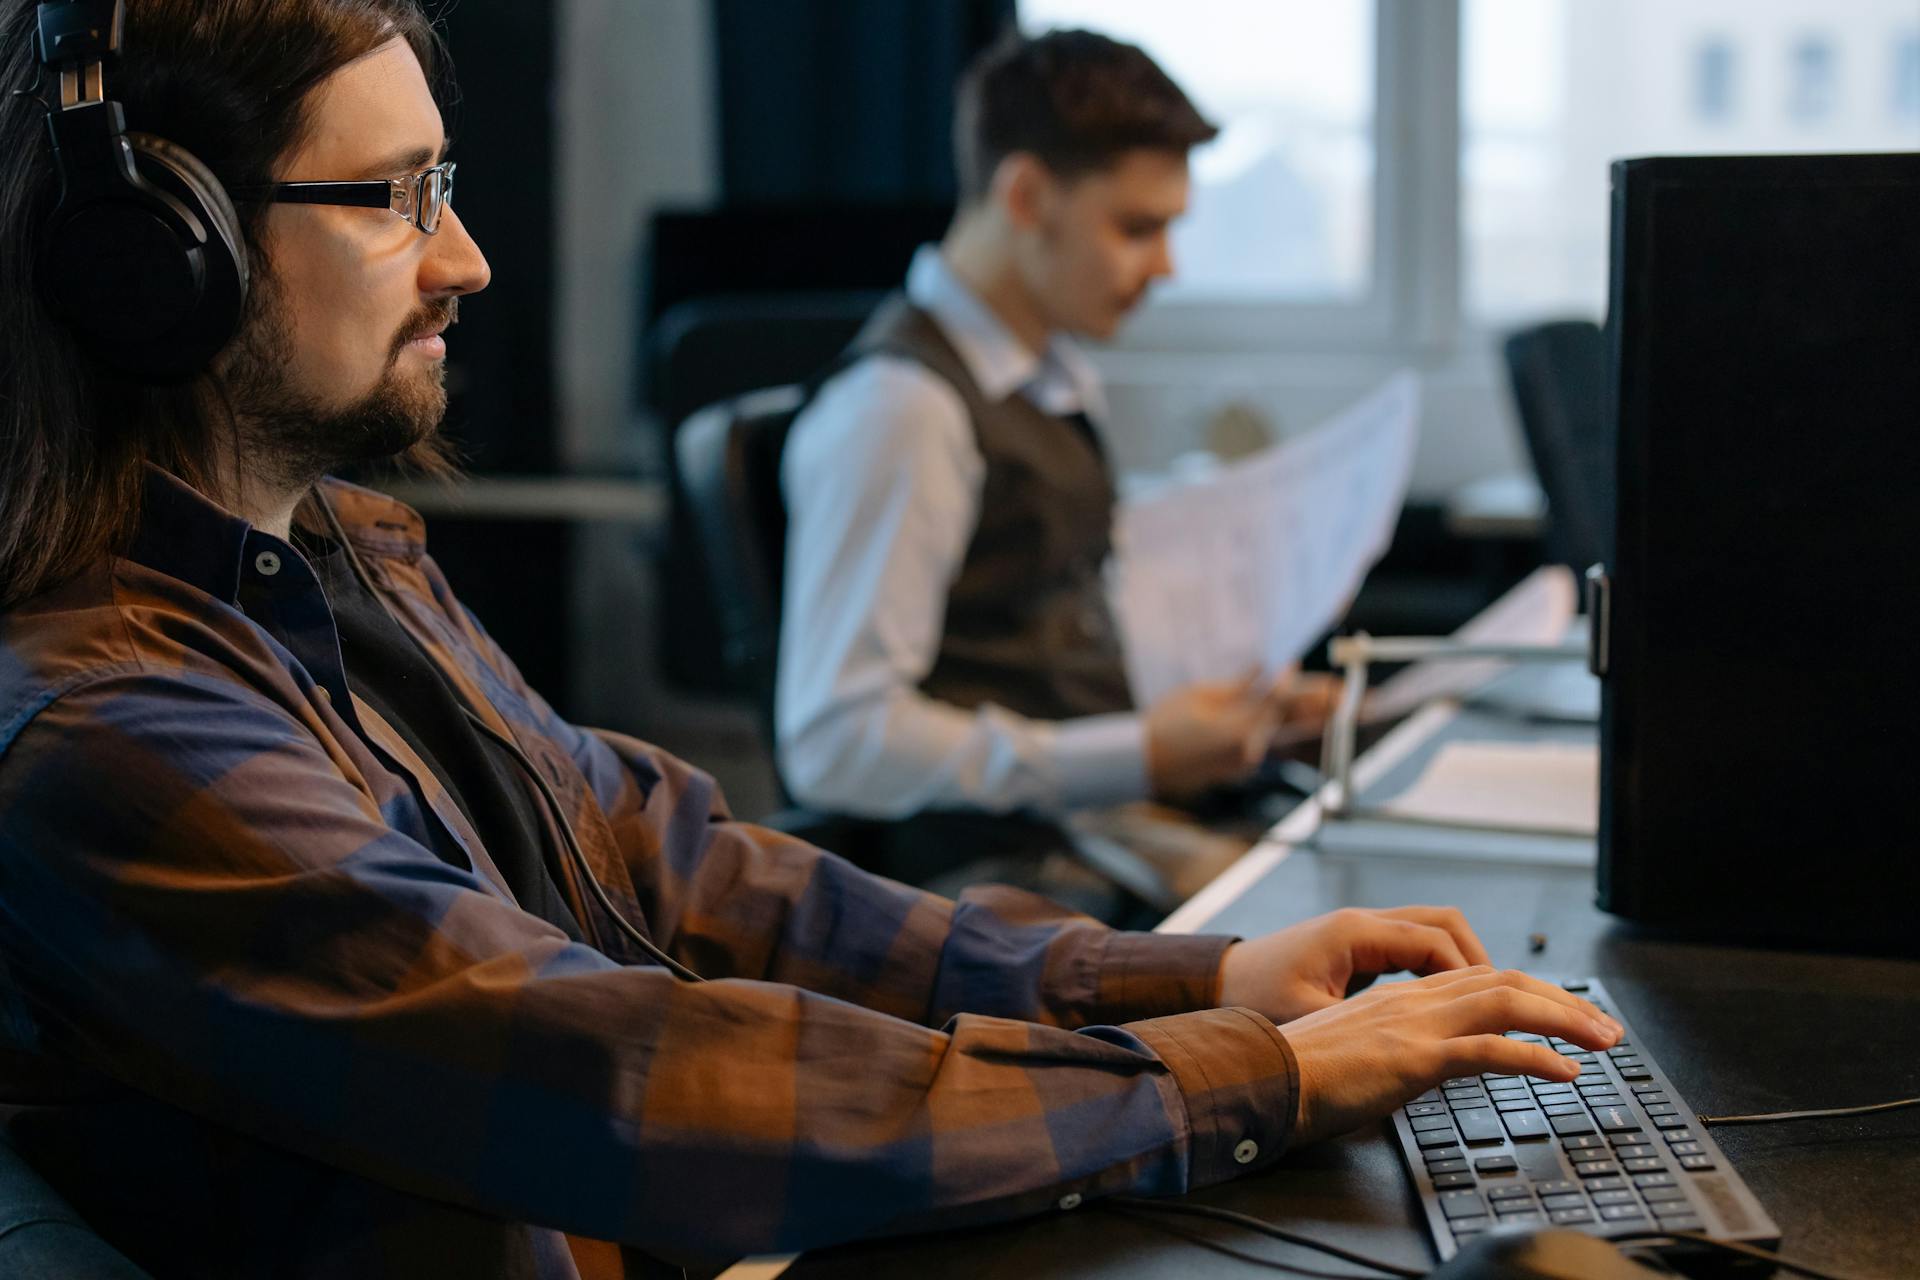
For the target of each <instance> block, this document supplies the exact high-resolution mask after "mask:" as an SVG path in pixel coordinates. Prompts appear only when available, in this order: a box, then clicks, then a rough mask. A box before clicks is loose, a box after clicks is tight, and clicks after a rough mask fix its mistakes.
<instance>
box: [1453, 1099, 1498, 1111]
mask: <svg viewBox="0 0 1920 1280" xmlns="http://www.w3.org/2000/svg"><path fill="white" fill-rule="evenodd" d="M1448 1105H1449V1106H1451V1107H1452V1108H1453V1109H1454V1110H1455V1111H1472V1110H1475V1109H1476V1108H1486V1107H1488V1106H1490V1105H1492V1104H1490V1103H1489V1102H1488V1101H1487V1100H1486V1099H1485V1098H1462V1099H1460V1101H1458V1102H1453V1103H1449V1104H1448Z"/></svg>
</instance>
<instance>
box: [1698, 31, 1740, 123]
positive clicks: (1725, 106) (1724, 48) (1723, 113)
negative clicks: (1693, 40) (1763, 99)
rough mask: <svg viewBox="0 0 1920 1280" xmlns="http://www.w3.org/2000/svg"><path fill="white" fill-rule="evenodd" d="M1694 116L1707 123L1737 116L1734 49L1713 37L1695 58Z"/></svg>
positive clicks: (1704, 42)
mask: <svg viewBox="0 0 1920 1280" xmlns="http://www.w3.org/2000/svg"><path fill="white" fill-rule="evenodd" d="M1693 67H1694V70H1693V114H1694V115H1696V116H1698V117H1699V118H1700V119H1702V120H1705V121H1719V120H1725V119H1726V118H1727V117H1729V116H1731V115H1732V114H1733V46H1732V45H1731V44H1729V43H1728V42H1727V41H1726V40H1724V39H1721V38H1719V37H1713V38H1710V39H1707V40H1704V41H1702V42H1701V44H1700V48H1699V50H1698V51H1697V52H1695V54H1694V56H1693Z"/></svg>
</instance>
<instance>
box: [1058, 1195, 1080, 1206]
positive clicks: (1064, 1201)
mask: <svg viewBox="0 0 1920 1280" xmlns="http://www.w3.org/2000/svg"><path fill="white" fill-rule="evenodd" d="M1060 1207H1061V1208H1062V1209H1078V1208H1079V1207H1080V1193H1079V1192H1078V1191H1069V1192H1067V1194H1065V1195H1063V1196H1061V1197H1060Z"/></svg>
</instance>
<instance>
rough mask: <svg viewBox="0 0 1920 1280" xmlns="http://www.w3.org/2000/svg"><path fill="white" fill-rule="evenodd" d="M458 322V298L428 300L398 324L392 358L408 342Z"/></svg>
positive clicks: (396, 355)
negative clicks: (397, 333) (402, 323)
mask: <svg viewBox="0 0 1920 1280" xmlns="http://www.w3.org/2000/svg"><path fill="white" fill-rule="evenodd" d="M459 323H460V299H458V298H443V299H441V300H440V301H439V302H430V303H428V304H427V305H426V306H424V307H422V308H420V310H418V311H416V312H414V313H413V315H411V316H409V317H408V318H407V322H406V323H405V324H404V325H401V326H400V334H399V336H398V337H396V338H395V339H394V340H393V352H392V355H393V358H394V359H396V360H397V359H399V358H400V352H401V350H402V348H404V347H405V346H406V345H407V344H408V343H409V342H412V341H414V340H415V339H417V338H424V337H426V336H427V335H429V334H434V333H439V332H440V331H441V330H442V329H449V328H452V327H453V326H454V325H456V324H459Z"/></svg>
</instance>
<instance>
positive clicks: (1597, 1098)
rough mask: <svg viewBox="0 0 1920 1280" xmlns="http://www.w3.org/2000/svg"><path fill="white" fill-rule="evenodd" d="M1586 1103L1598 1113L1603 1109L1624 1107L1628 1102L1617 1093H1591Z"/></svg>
mask: <svg viewBox="0 0 1920 1280" xmlns="http://www.w3.org/2000/svg"><path fill="white" fill-rule="evenodd" d="M1586 1103H1587V1105H1588V1106H1589V1107H1592V1108H1593V1109H1594V1110H1596V1111H1597V1110H1599V1109H1600V1108H1601V1107H1624V1106H1625V1105H1627V1100H1626V1099H1625V1098H1623V1097H1621V1096H1620V1095H1619V1094H1617V1093H1590V1094H1588V1095H1587V1096H1586Z"/></svg>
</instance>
